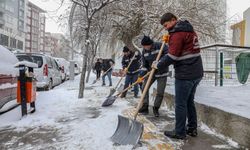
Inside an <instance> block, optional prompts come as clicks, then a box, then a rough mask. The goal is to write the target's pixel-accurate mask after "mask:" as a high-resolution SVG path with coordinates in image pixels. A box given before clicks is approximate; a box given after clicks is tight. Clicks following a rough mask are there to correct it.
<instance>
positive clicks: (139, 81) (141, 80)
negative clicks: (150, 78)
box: [136, 77, 144, 83]
mask: <svg viewBox="0 0 250 150" xmlns="http://www.w3.org/2000/svg"><path fill="white" fill-rule="evenodd" d="M143 80H144V78H143V77H138V78H137V80H136V82H137V83H142V82H143Z"/></svg>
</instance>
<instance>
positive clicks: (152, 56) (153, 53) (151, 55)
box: [140, 42, 168, 78]
mask: <svg viewBox="0 0 250 150" xmlns="http://www.w3.org/2000/svg"><path fill="white" fill-rule="evenodd" d="M161 45H162V43H160V42H154V43H153V45H152V47H151V49H150V50H145V49H143V51H142V68H141V73H140V77H142V76H144V75H145V74H146V73H147V72H148V71H150V70H151V65H152V63H153V62H154V61H155V60H156V57H157V55H158V53H159V51H160V48H161ZM167 53H168V46H167V45H165V46H164V48H163V53H162V55H161V57H163V56H164V55H166V54H167ZM167 75H168V66H167V67H166V66H163V67H159V68H158V69H157V70H156V72H155V74H154V77H156V78H160V77H166V76H167Z"/></svg>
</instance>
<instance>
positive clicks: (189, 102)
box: [175, 78, 201, 136]
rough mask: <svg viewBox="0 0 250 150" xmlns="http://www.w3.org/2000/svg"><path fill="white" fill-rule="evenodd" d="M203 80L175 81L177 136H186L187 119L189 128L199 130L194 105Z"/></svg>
mask: <svg viewBox="0 0 250 150" xmlns="http://www.w3.org/2000/svg"><path fill="white" fill-rule="evenodd" d="M200 81H201V78H199V79H195V80H178V79H175V119H176V122H175V132H176V134H177V135H180V136H185V135H186V119H187V118H188V124H187V127H188V128H193V129H196V128H197V114H196V109H195V104H194V96H195V92H196V87H197V86H198V84H199V82H200Z"/></svg>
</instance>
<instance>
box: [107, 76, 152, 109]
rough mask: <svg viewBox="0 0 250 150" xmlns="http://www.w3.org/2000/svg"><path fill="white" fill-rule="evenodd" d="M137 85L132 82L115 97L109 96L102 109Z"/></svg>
mask: <svg viewBox="0 0 250 150" xmlns="http://www.w3.org/2000/svg"><path fill="white" fill-rule="evenodd" d="M149 73H150V72H148V73H147V74H146V75H144V76H143V79H145V78H146V77H147V76H148V75H149ZM136 84H138V81H136V82H134V83H133V84H131V85H130V86H129V87H127V88H126V89H124V90H123V91H122V92H120V93H118V94H116V95H115V96H109V97H107V99H106V100H105V101H104V102H103V103H102V107H107V106H110V105H112V104H113V103H114V102H115V100H116V99H117V98H118V97H119V96H120V95H121V94H122V93H124V92H126V91H127V90H129V89H130V88H132V87H133V86H134V85H136Z"/></svg>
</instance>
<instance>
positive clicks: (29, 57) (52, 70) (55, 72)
mask: <svg viewBox="0 0 250 150" xmlns="http://www.w3.org/2000/svg"><path fill="white" fill-rule="evenodd" d="M16 57H17V58H18V59H19V61H29V62H33V63H36V64H37V65H38V68H34V74H35V78H36V79H37V88H42V89H46V90H50V89H52V88H53V87H54V86H56V85H59V84H61V83H62V76H61V70H60V67H59V66H58V64H57V62H56V60H55V59H54V58H52V57H50V56H46V55H43V54H37V53H16Z"/></svg>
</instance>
